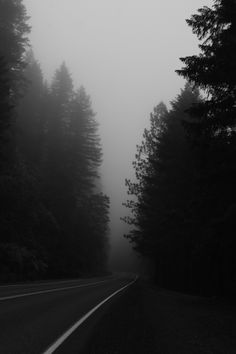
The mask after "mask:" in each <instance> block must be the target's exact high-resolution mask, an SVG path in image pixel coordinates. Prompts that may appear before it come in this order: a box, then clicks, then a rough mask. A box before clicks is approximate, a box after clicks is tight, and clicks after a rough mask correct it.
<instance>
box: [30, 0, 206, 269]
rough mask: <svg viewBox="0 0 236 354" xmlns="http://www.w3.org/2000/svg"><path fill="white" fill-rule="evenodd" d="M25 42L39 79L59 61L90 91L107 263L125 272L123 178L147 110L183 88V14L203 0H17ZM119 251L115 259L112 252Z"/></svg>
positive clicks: (190, 50)
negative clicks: (99, 151)
mask: <svg viewBox="0 0 236 354" xmlns="http://www.w3.org/2000/svg"><path fill="white" fill-rule="evenodd" d="M24 2H25V5H26V8H27V11H28V14H29V16H30V24H31V26H32V32H31V35H30V40H31V43H32V46H33V50H34V53H35V56H36V58H37V60H38V61H39V62H40V64H41V67H42V70H43V72H44V74H45V77H46V78H47V80H50V79H51V77H52V75H53V73H54V71H55V69H56V68H57V67H59V65H60V64H61V63H62V61H65V62H66V64H67V66H68V67H69V69H70V71H71V74H72V77H73V80H74V83H75V85H76V86H79V85H81V84H82V85H84V86H85V88H86V90H87V92H88V93H89V94H90V96H91V99H92V104H93V108H94V110H95V112H96V113H97V115H96V119H97V121H98V122H99V124H100V134H101V140H102V146H103V153H104V158H103V165H102V171H101V173H102V184H103V191H104V192H105V193H106V194H107V195H108V196H109V197H110V199H111V225H110V229H111V240H112V250H111V263H112V265H113V267H114V268H119V269H121V264H122V263H123V262H124V255H125V257H126V258H127V262H126V268H130V269H132V267H133V265H134V263H135V257H134V255H133V253H132V252H131V248H130V246H129V245H128V242H127V241H126V240H125V239H124V238H123V234H124V233H125V231H126V225H125V224H124V223H123V222H122V221H120V217H121V216H124V215H125V214H126V213H127V211H126V210H125V208H124V207H122V202H124V201H125V200H126V199H127V194H126V188H125V178H133V177H134V176H133V170H132V161H133V160H134V156H135V151H136V144H139V143H140V142H141V139H142V132H143V129H144V128H145V127H147V126H148V125H149V114H150V112H151V111H152V109H153V107H154V106H155V105H156V104H158V103H159V102H160V101H161V100H162V101H164V102H165V103H167V104H168V102H169V101H170V100H172V99H174V97H175V96H176V95H177V94H178V92H179V90H180V88H181V87H183V84H184V83H183V80H182V79H181V78H180V77H178V76H177V74H176V73H175V70H176V69H178V68H180V67H181V62H180V61H179V57H184V56H186V55H191V54H194V53H197V52H198V47H197V39H196V37H195V36H194V35H193V34H192V32H191V29H190V28H189V27H188V26H187V24H186V22H185V19H186V18H189V17H190V16H191V14H193V13H195V12H196V9H198V8H199V7H201V6H204V5H211V4H212V1H207V0H179V1H170V0H167V1H160V0H119V1H117V0H116V1H115V0H100V1H95V0H40V1H39V0H25V1H24ZM121 254H122V255H123V256H122V259H121V261H120V260H119V257H120V256H121Z"/></svg>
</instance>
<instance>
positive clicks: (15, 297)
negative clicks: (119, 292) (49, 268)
mask: <svg viewBox="0 0 236 354" xmlns="http://www.w3.org/2000/svg"><path fill="white" fill-rule="evenodd" d="M107 281H109V280H102V281H98V282H94V283H88V284H80V285H73V286H67V287H64V288H54V289H48V290H41V291H34V292H31V293H24V294H17V295H10V296H4V297H0V301H6V300H13V299H17V298H20V297H26V296H33V295H42V294H47V293H54V292H57V291H63V290H71V289H76V288H83V287H86V286H91V285H98V284H102V283H105V282H107Z"/></svg>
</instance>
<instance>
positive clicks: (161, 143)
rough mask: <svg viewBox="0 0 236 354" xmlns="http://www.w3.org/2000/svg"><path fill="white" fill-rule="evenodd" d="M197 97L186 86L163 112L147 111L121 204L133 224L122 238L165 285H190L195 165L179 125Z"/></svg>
mask: <svg viewBox="0 0 236 354" xmlns="http://www.w3.org/2000/svg"><path fill="white" fill-rule="evenodd" d="M199 101H200V96H199V92H198V90H193V89H192V88H191V86H190V85H189V84H187V85H186V86H185V89H184V90H182V91H181V94H180V95H179V96H178V97H177V99H176V100H175V101H173V102H172V109H171V110H170V111H169V112H168V111H167V108H166V107H165V105H164V104H163V103H161V104H159V105H158V106H157V107H155V109H154V112H153V113H152V114H151V126H150V129H149V130H148V129H146V130H145V132H144V140H143V142H142V144H141V145H140V146H139V147H138V153H137V155H136V161H135V162H134V168H135V171H136V179H137V181H136V182H134V183H132V182H131V181H127V186H128V194H130V195H132V196H133V197H134V198H132V199H131V200H130V201H128V202H127V203H126V206H127V207H128V208H130V209H131V212H132V216H131V217H128V218H126V219H125V221H127V222H128V223H130V224H131V225H133V226H134V228H133V229H132V230H131V232H130V233H129V234H128V235H127V238H128V239H129V240H130V241H131V242H134V246H135V248H136V249H137V250H138V251H139V252H141V253H142V254H143V255H144V256H145V257H148V258H150V259H152V262H153V263H154V265H155V271H156V280H157V281H158V282H159V283H161V284H162V285H165V286H170V287H172V288H173V287H174V288H179V289H180V288H182V289H183V288H185V289H189V287H190V284H189V279H190V274H189V273H191V272H190V267H191V264H190V261H189V259H190V254H191V252H192V248H191V244H192V243H193V238H192V236H190V229H191V226H190V225H189V220H191V218H192V212H193V206H192V202H193V200H194V195H195V181H196V169H195V164H194V162H193V160H194V155H193V153H192V152H191V142H190V141H189V140H188V138H187V134H186V131H185V129H184V123H185V122H186V121H188V120H189V116H188V114H187V113H186V109H187V108H189V106H191V104H193V103H197V102H199Z"/></svg>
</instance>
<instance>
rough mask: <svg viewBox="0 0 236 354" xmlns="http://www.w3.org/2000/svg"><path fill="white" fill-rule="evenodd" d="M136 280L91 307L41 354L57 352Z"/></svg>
mask: <svg viewBox="0 0 236 354" xmlns="http://www.w3.org/2000/svg"><path fill="white" fill-rule="evenodd" d="M137 279H138V276H136V277H135V279H134V280H132V281H131V282H129V283H128V284H127V285H125V286H123V287H122V288H120V289H118V290H116V291H115V292H114V293H112V294H111V295H109V296H108V297H107V298H106V299H104V300H103V301H101V302H100V303H99V304H98V305H96V306H95V307H93V308H92V309H91V310H90V311H89V312H87V313H86V314H85V315H84V316H83V317H81V318H80V319H79V320H78V321H77V322H75V323H74V324H73V325H72V326H71V327H70V328H69V329H68V330H67V331H66V332H64V333H63V334H62V335H61V336H60V337H59V338H58V339H57V340H56V341H55V342H54V343H53V344H52V345H50V347H48V349H46V350H45V351H44V352H43V353H42V354H52V353H53V352H55V350H57V349H58V348H59V347H60V346H61V344H62V343H63V342H64V341H65V340H66V339H67V338H68V337H69V336H70V335H71V334H72V333H73V332H74V331H75V330H76V329H77V328H78V327H79V326H80V325H81V324H82V323H83V322H85V321H86V320H87V319H88V318H89V317H90V316H91V315H92V314H93V313H94V312H95V311H97V310H98V309H99V308H100V307H101V306H102V305H104V304H105V303H106V302H107V301H109V300H110V299H111V298H112V297H114V296H115V295H117V294H118V293H120V292H121V291H123V290H125V289H126V288H128V287H129V286H131V285H132V284H134V283H135V282H136V281H137Z"/></svg>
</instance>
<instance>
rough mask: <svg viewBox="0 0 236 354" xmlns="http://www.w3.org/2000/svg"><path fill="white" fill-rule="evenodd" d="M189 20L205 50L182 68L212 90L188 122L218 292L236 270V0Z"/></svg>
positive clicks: (200, 221)
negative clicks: (235, 227)
mask: <svg viewBox="0 0 236 354" xmlns="http://www.w3.org/2000/svg"><path fill="white" fill-rule="evenodd" d="M187 22H188V24H189V25H190V26H191V27H192V30H193V32H194V33H195V34H196V35H197V36H198V38H199V40H201V41H202V42H201V44H200V49H201V53H200V54H199V55H194V56H188V57H185V58H182V59H181V60H182V61H183V63H184V64H185V66H184V67H183V68H182V69H181V70H177V72H178V73H179V74H180V75H182V76H183V77H185V78H187V79H188V80H190V81H191V82H192V83H194V84H195V85H196V86H199V87H201V88H202V89H203V90H204V91H205V92H206V94H207V95H206V96H207V97H206V99H205V100H204V101H203V102H202V103H201V104H200V105H196V106H195V107H192V108H191V109H190V113H191V116H192V120H191V121H190V124H189V126H188V131H189V134H190V135H191V136H192V138H193V141H194V143H195V147H196V149H197V151H198V156H199V176H200V178H199V194H198V197H197V198H196V205H197V206H198V207H197V210H196V214H195V217H196V224H197V225H198V229H199V239H200V241H199V243H200V244H201V248H202V250H204V253H205V258H204V261H203V260H201V261H199V264H200V263H201V264H203V270H205V274H206V276H207V278H208V283H210V282H211V283H212V287H213V288H215V291H224V292H225V291H228V290H227V288H228V287H230V286H233V285H232V284H233V283H234V281H235V273H236V268H235V262H234V256H233V254H234V253H235V250H236V243H235V237H234V236H233V235H232V233H231V232H229V225H231V226H232V220H233V219H235V215H236V214H235V205H236V200H235V195H236V191H235V183H234V181H235V177H236V166H235V161H234V160H235V159H234V156H235V152H236V137H235V114H236V74H235V73H236V66H235V65H236V64H235V62H236V54H235V53H236V42H235V38H236V3H235V1H234V0H229V1H226V0H215V1H214V5H213V7H212V8H209V7H204V8H202V9H200V10H198V13H197V14H195V15H193V16H192V17H191V19H190V20H187ZM233 215H234V216H233ZM220 230H221V231H220ZM202 253H203V252H202ZM207 259H208V260H207ZM202 273H203V272H202ZM230 284H231V285H230Z"/></svg>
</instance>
